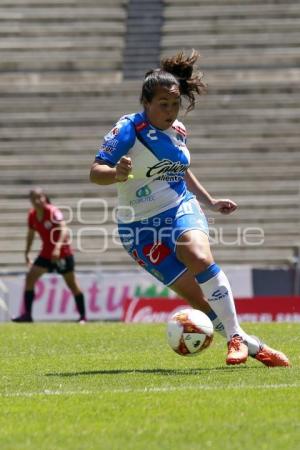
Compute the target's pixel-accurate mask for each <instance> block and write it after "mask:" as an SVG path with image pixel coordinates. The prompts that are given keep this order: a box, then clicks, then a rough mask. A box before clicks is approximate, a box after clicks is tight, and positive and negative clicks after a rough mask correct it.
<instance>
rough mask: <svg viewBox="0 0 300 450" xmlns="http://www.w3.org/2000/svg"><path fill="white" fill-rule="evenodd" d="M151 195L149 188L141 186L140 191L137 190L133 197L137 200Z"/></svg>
mask: <svg viewBox="0 0 300 450" xmlns="http://www.w3.org/2000/svg"><path fill="white" fill-rule="evenodd" d="M151 193H152V191H151V189H150V188H149V186H147V185H146V186H142V187H141V188H140V189H138V190H137V191H136V193H135V195H136V196H137V197H138V198H141V197H147V196H148V195H150V194H151Z"/></svg>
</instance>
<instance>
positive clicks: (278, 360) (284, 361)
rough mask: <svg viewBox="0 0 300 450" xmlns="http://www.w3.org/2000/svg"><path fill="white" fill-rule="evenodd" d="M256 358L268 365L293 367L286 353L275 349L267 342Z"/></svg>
mask: <svg viewBox="0 0 300 450" xmlns="http://www.w3.org/2000/svg"><path fill="white" fill-rule="evenodd" d="M254 358H255V359H257V361H260V362H261V363H263V364H264V365H265V366H268V367H280V366H281V367H291V364H290V362H289V359H288V357H287V356H285V354H284V353H282V352H279V351H277V350H274V349H273V348H271V347H268V346H267V345H266V344H262V346H261V348H260V349H259V352H258V353H256V355H255V356H254Z"/></svg>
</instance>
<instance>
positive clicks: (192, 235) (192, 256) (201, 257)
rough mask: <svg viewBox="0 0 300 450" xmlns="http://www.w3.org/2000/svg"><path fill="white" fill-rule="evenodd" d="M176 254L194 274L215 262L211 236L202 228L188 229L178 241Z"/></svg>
mask: <svg viewBox="0 0 300 450" xmlns="http://www.w3.org/2000/svg"><path fill="white" fill-rule="evenodd" d="M176 256H177V258H178V259H179V261H181V262H182V263H183V264H184V265H185V266H186V267H188V269H189V270H191V271H192V272H193V273H194V274H197V273H199V272H200V271H202V270H205V269H206V268H207V267H208V266H209V265H210V264H212V263H213V256H212V254H211V250H210V243H209V238H208V236H207V234H206V233H204V232H203V231H201V230H187V231H186V232H184V233H182V235H181V236H180V237H179V238H178V240H177V242H176Z"/></svg>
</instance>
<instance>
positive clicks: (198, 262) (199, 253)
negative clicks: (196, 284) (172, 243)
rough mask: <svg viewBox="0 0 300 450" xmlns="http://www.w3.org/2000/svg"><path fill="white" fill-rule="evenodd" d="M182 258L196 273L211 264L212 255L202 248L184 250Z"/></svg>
mask: <svg viewBox="0 0 300 450" xmlns="http://www.w3.org/2000/svg"><path fill="white" fill-rule="evenodd" d="M181 260H182V262H183V263H184V264H185V265H186V266H187V267H188V268H189V269H190V270H192V271H193V272H194V273H199V272H202V271H203V270H205V269H206V268H207V267H208V266H209V265H210V264H211V256H210V255H208V254H207V253H206V252H204V251H203V250H202V249H193V250H190V249H187V251H183V252H182V253H181Z"/></svg>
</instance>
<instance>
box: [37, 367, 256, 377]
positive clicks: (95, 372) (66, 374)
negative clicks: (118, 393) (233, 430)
mask: <svg viewBox="0 0 300 450" xmlns="http://www.w3.org/2000/svg"><path fill="white" fill-rule="evenodd" d="M262 368H263V367H248V366H239V367H227V366H224V367H212V368H201V369H111V370H87V371H83V372H54V373H46V374H45V376H46V377H78V376H83V375H88V376H90V375H124V374H128V373H131V374H133V375H134V374H136V373H143V374H145V373H149V374H150V373H151V374H158V375H168V376H170V375H171V376H172V375H175V376H178V375H184V376H186V375H199V374H201V373H204V372H212V371H221V372H231V371H234V370H235V371H236V370H258V369H262Z"/></svg>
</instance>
